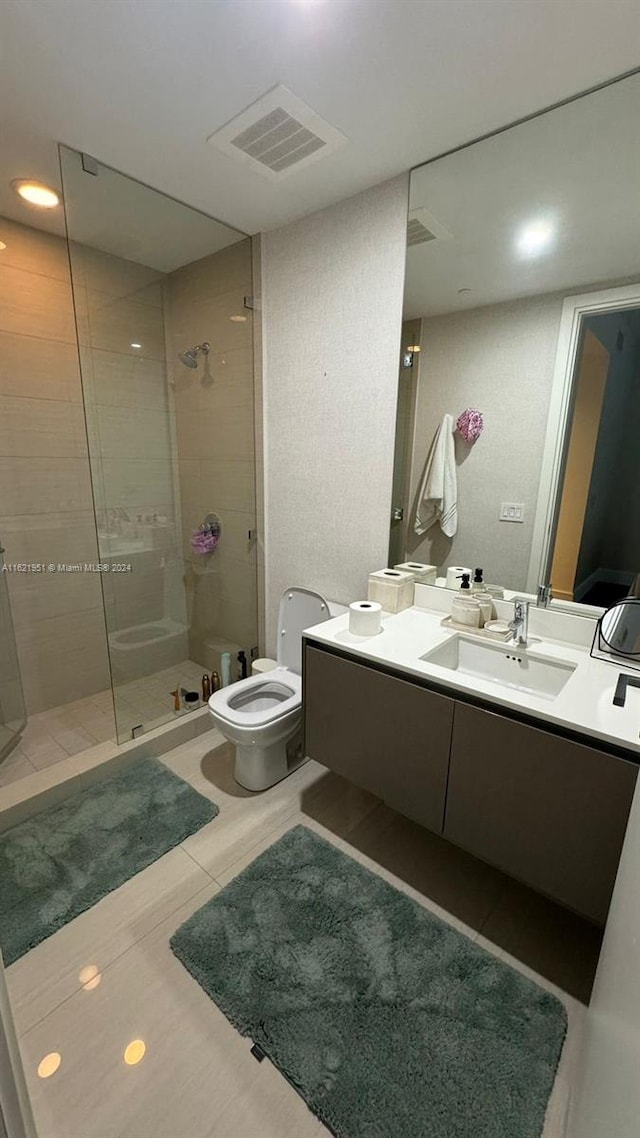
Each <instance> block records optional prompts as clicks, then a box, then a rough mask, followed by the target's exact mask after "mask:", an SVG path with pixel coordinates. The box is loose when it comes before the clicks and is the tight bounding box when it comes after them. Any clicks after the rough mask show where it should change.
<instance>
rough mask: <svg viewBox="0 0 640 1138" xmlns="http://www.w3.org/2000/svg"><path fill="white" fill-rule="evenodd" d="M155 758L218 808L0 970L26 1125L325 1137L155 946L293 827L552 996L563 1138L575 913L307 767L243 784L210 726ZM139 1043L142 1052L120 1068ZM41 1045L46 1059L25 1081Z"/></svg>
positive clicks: (579, 1018) (75, 1132)
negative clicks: (254, 790)
mask: <svg viewBox="0 0 640 1138" xmlns="http://www.w3.org/2000/svg"><path fill="white" fill-rule="evenodd" d="M163 761H164V762H165V763H166V764H167V766H169V767H170V768H171V769H172V770H174V771H176V772H177V773H178V774H180V775H181V776H182V777H183V778H185V779H187V780H188V781H189V782H191V783H192V784H193V786H195V787H196V788H197V789H198V790H199V791H201V793H203V794H206V795H208V796H209V797H211V798H213V799H214V800H215V801H216V802H217V803H218V805H219V806H220V814H219V816H218V818H216V819H215V820H214V821H213V822H211V823H210V824H209V825H207V826H205V827H204V828H203V829H202V830H200V831H199V832H198V833H197V834H194V835H192V836H191V837H189V838H188V839H187V840H186V841H185V842H183V843H182V845H181V846H179V847H177V848H176V849H174V850H172V851H171V852H170V853H168V854H166V855H165V856H164V857H163V858H161V859H160V860H159V861H158V862H156V863H155V864H154V865H151V866H149V868H148V869H146V870H144V871H143V872H142V873H140V874H138V875H137V876H136V877H134V878H133V879H131V880H130V881H128V882H127V883H126V884H125V885H123V886H122V887H121V888H120V889H118V890H116V891H115V892H114V893H112V894H110V895H109V896H108V897H105V898H104V899H103V900H102V901H100V902H99V903H98V904H97V905H96V906H94V908H92V909H91V910H90V911H89V912H87V913H85V914H83V915H82V916H80V917H78V918H77V919H76V920H75V921H73V922H71V923H70V924H69V925H67V926H66V927H65V928H64V929H61V930H60V931H59V932H57V933H56V934H55V935H54V936H53V937H51V938H50V939H49V940H47V941H45V942H44V943H43V944H41V945H39V946H38V947H37V948H35V949H34V950H33V951H32V952H30V953H28V954H27V956H25V957H23V958H22V959H21V960H19V961H17V962H16V963H15V964H14V965H12V966H11V968H9V969H8V971H7V980H8V984H9V991H10V996H11V1002H12V1006H13V1011H14V1017H15V1021H16V1027H17V1031H18V1034H19V1038H20V1047H21V1052H22V1056H23V1061H24V1066H25V1070H26V1074H27V1080H28V1084H29V1089H30V1093H31V1098H32V1103H33V1108H34V1112H35V1116H36V1122H37V1127H38V1136H39V1138H257V1136H258V1135H260V1138H321V1136H322V1135H325V1136H326V1135H327V1131H326V1130H325V1129H324V1127H323V1126H322V1125H321V1124H320V1123H319V1122H318V1121H317V1119H315V1117H314V1116H313V1115H312V1114H311V1113H310V1112H309V1111H308V1109H307V1107H306V1106H305V1104H304V1103H303V1101H302V1099H300V1098H299V1097H298V1095H297V1094H296V1093H295V1091H294V1090H293V1089H292V1088H291V1087H290V1086H289V1085H288V1083H287V1082H286V1081H285V1080H284V1079H283V1078H282V1076H281V1075H280V1074H279V1073H278V1071H277V1070H276V1069H275V1068H274V1067H272V1066H271V1064H270V1063H269V1061H268V1060H265V1061H264V1062H263V1063H257V1062H256V1061H255V1059H253V1058H252V1056H251V1055H250V1043H249V1041H248V1040H246V1039H243V1038H242V1037H241V1036H240V1035H239V1034H238V1033H237V1032H236V1031H235V1030H234V1028H232V1027H231V1025H230V1024H229V1023H228V1022H227V1020H226V1019H225V1018H224V1016H223V1015H222V1013H221V1012H220V1011H219V1010H218V1008H217V1007H216V1006H215V1004H214V1003H213V1002H212V1001H211V1000H209V999H208V998H207V996H205V994H204V993H203V992H202V990H201V989H200V987H199V986H198V985H197V984H196V983H195V981H194V980H192V978H191V977H190V976H189V975H188V973H187V972H186V970H185V969H184V968H183V967H182V965H181V964H180V963H179V962H178V961H177V960H176V959H175V957H174V956H173V954H172V953H171V950H170V948H169V938H170V936H171V934H172V933H173V932H174V931H175V929H176V928H177V927H178V926H179V925H180V924H181V923H182V922H183V921H184V920H185V919H186V918H187V917H188V916H190V914H191V913H193V912H194V911H195V910H196V909H198V908H199V907H200V906H201V905H202V904H204V902H205V901H207V900H208V899H209V898H210V897H212V896H213V895H214V894H215V893H216V892H217V891H218V890H219V889H220V888H221V887H222V886H224V885H225V884H226V883H227V882H228V881H230V880H231V879H232V878H233V877H234V876H235V875H236V874H237V873H238V872H239V871H240V870H241V869H242V868H243V867H244V866H245V865H247V864H248V863H249V862H250V861H251V860H252V859H253V858H254V857H256V856H257V854H258V853H259V852H261V850H262V849H264V848H265V847H266V846H268V845H269V844H271V843H272V842H273V841H275V840H276V839H277V838H278V837H279V836H280V835H281V834H282V833H284V832H285V831H286V830H288V829H289V828H290V827H291V826H293V825H295V824H297V823H298V822H303V823H304V824H305V825H307V826H310V827H312V828H313V829H314V830H316V831H317V832H318V833H320V834H322V835H323V836H324V837H325V838H327V839H328V840H329V841H332V842H334V843H335V844H336V845H337V846H338V847H339V848H341V849H343V850H345V851H346V852H348V853H350V854H351V855H352V856H354V857H356V858H357V859H358V860H359V861H361V862H362V863H363V864H365V865H367V866H369V867H370V868H372V869H373V870H375V871H376V872H378V873H380V874H381V876H383V877H384V878H386V879H387V880H389V881H390V882H392V883H393V884H394V885H396V886H397V887H398V888H400V889H403V890H404V891H405V892H406V893H408V894H409V895H410V896H412V897H414V898H415V899H416V900H418V901H419V902H420V903H421V904H424V905H425V906H426V907H428V908H429V909H431V910H432V911H434V912H435V913H437V914H438V915H439V916H441V917H442V918H443V919H445V920H447V921H449V922H451V923H452V924H453V925H455V926H456V927H458V928H460V929H462V930H463V931H464V932H465V933H467V935H469V936H470V937H471V938H472V939H474V940H478V941H479V942H481V943H482V944H484V945H485V946H486V947H487V948H488V949H489V950H490V951H492V952H495V953H496V954H497V955H498V956H500V957H502V958H505V959H507V960H509V961H510V963H511V964H512V965H513V966H514V967H516V968H519V969H521V970H522V971H523V972H525V973H527V974H529V975H533V976H534V977H535V978H536V979H537V980H538V982H539V983H541V984H543V985H544V986H545V987H547V988H549V989H550V990H552V991H554V992H556V993H557V994H558V995H560V997H561V998H562V999H563V1000H564V1002H565V1004H566V1006H567V1009H568V1014H569V1032H568V1036H567V1041H566V1043H565V1048H564V1052H563V1056H562V1060H561V1065H560V1069H559V1072H558V1077H557V1079H556V1085H555V1089H554V1092H553V1095H552V1098H551V1101H550V1105H549V1111H548V1115H547V1121H546V1125H545V1130H544V1138H561V1136H562V1134H563V1131H564V1121H565V1116H566V1109H567V1104H568V1096H569V1093H570V1088H571V1083H572V1073H573V1071H574V1066H575V1063H576V1060H577V1056H578V1054H579V1050H580V1042H581V1031H582V1027H583V1021H584V1015H585V1007H584V1003H583V1002H581V1001H585V1000H587V999H588V993H589V990H590V986H591V982H592V978H593V974H594V970H595V965H596V961H597V956H598V950H599V939H600V938H599V934H598V933H597V932H596V931H595V930H594V929H592V928H591V926H589V925H588V924H586V923H585V922H583V921H581V920H580V919H579V918H577V917H574V916H572V915H571V914H569V913H566V912H565V911H564V910H562V909H560V908H558V907H557V906H556V905H553V904H552V903H551V902H548V901H545V900H544V899H542V898H540V897H538V896H537V895H535V894H533V893H531V892H530V890H528V889H525V888H524V887H522V886H519V885H516V884H515V883H514V882H512V881H511V880H510V879H508V878H506V877H504V876H503V875H502V874H500V873H498V872H497V871H494V870H492V869H491V868H489V867H488V866H486V865H483V864H482V863H480V862H478V861H476V860H475V859H474V858H472V857H470V856H468V855H467V854H464V853H463V852H462V851H460V850H456V849H455V848H454V847H452V846H449V845H448V844H447V843H445V842H444V841H442V840H441V839H438V838H436V837H434V836H433V835H431V834H429V833H428V832H427V831H425V830H423V829H421V828H420V827H419V826H416V825H414V824H413V823H412V822H408V821H407V820H406V819H404V818H402V817H401V816H399V815H398V814H396V813H394V812H393V811H392V810H389V809H388V808H387V807H386V806H384V805H383V804H382V803H381V802H380V801H379V800H377V799H375V798H373V797H372V796H371V795H369V794H367V793H365V792H364V791H361V790H359V789H358V788H357V787H355V786H352V785H351V784H349V783H347V782H345V781H344V780H343V779H340V778H338V777H337V776H336V775H333V774H331V773H329V772H327V771H326V770H325V769H324V768H323V767H321V766H319V765H318V764H316V763H313V762H310V763H307V764H305V765H304V766H303V767H301V768H299V770H297V771H296V772H295V773H294V774H293V775H291V777H290V778H288V779H286V780H285V781H284V782H282V783H280V784H279V785H278V786H276V787H273V788H272V789H271V790H269V791H267V792H265V793H264V794H261V795H252V794H250V793H249V792H247V791H244V790H242V789H241V788H240V787H239V786H237V784H236V783H235V782H234V780H233V775H232V767H233V756H232V751H231V748H230V747H229V745H228V744H226V743H224V742H223V740H222V739H221V736H220V735H219V734H218V733H217V732H216V731H208V732H207V733H206V734H204V735H201V736H200V737H199V738H198V739H194V740H193V741H191V742H189V743H186V744H184V745H183V746H182V747H179V748H176V749H175V750H173V751H171V752H169V753H168V754H167V755H165V756H164V757H163ZM86 969H89V971H88V972H87V971H85V970H86ZM94 973H96V975H95V977H94ZM87 976H89V977H94V978H93V979H89V981H88V982H87V979H86V978H87ZM83 982H84V986H83ZM138 1039H141V1040H143V1041H144V1043H145V1045H146V1052H145V1054H144V1058H143V1059H142V1061H141V1062H140V1063H139V1064H137V1065H136V1066H128V1065H127V1064H125V1062H124V1061H123V1055H124V1051H125V1048H126V1047H127V1045H128V1044H129V1043H130V1042H131V1041H133V1040H138ZM51 1052H58V1053H59V1054H60V1056H61V1060H62V1061H61V1064H60V1067H59V1069H58V1071H57V1072H56V1073H55V1074H54V1075H53V1076H52V1077H50V1078H47V1079H42V1078H39V1077H38V1075H37V1068H38V1064H39V1063H40V1061H41V1060H42V1059H43V1057H44V1056H45V1055H47V1054H49V1053H51Z"/></svg>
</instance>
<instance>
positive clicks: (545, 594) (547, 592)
mask: <svg viewBox="0 0 640 1138" xmlns="http://www.w3.org/2000/svg"><path fill="white" fill-rule="evenodd" d="M552 600H553V593H552V592H551V585H538V597H537V600H536V604H537V606H538V608H542V609H548V608H549V605H550V604H551V601H552Z"/></svg>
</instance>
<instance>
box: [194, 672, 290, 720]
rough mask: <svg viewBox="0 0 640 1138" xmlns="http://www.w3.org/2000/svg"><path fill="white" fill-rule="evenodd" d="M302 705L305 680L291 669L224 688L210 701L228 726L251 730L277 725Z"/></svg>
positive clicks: (241, 681)
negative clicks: (269, 724) (230, 724)
mask: <svg viewBox="0 0 640 1138" xmlns="http://www.w3.org/2000/svg"><path fill="white" fill-rule="evenodd" d="M270 703H271V706H269V704H270ZM301 703H302V677H301V676H298V675H297V674H296V673H295V672H290V671H289V669H288V668H274V669H273V670H272V671H271V672H268V673H267V674H266V675H257V676H248V677H247V678H246V679H245V680H238V681H237V683H234V684H230V685H229V686H228V687H226V688H220V690H219V691H216V692H214V693H213V695H212V696H211V698H210V699H209V708H210V710H211V711H213V712H214V713H215V714H216V715H217V716H219V717H220V719H224V720H226V722H227V723H233V724H235V725H236V726H238V727H248V728H251V727H260V726H261V725H265V726H266V724H268V723H276V722H277V721H278V720H279V719H284V718H285V717H286V716H287V715H289V714H290V713H291V712H292V711H295V710H297V709H298V708H299V707H300V704H301ZM256 705H257V706H256Z"/></svg>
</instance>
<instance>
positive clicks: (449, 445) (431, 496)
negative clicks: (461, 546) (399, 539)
mask: <svg viewBox="0 0 640 1138" xmlns="http://www.w3.org/2000/svg"><path fill="white" fill-rule="evenodd" d="M434 522H439V523H440V529H441V530H442V532H443V533H444V534H446V536H447V537H453V535H454V534H455V532H456V530H457V528H458V480H457V477H456V456H455V447H454V442H453V416H452V415H445V416H444V418H443V420H442V423H441V424H440V426H439V428H438V433H437V435H436V437H435V439H434V440H433V446H432V447H431V450H430V452H429V458H428V459H427V468H426V470H425V473H424V478H423V480H422V486H421V487H420V497H419V499H418V509H417V511H416V520H415V522H414V525H413V528H414V530H415V531H416V533H424V532H425V531H426V530H428V529H429V528H430V527H431V526H432V525H433V524H434Z"/></svg>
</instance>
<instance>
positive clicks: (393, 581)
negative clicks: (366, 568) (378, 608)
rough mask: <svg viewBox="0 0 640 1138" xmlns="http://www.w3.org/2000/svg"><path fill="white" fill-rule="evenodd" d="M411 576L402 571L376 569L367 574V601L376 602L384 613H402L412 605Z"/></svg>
mask: <svg viewBox="0 0 640 1138" xmlns="http://www.w3.org/2000/svg"><path fill="white" fill-rule="evenodd" d="M413 585H414V578H413V574H411V573H405V572H404V570H402V569H378V570H376V572H375V573H370V574H369V586H368V589H367V600H370V601H377V602H378V604H380V605H382V607H383V609H384V611H385V612H402V610H403V609H408V608H411V605H412V604H413Z"/></svg>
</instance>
